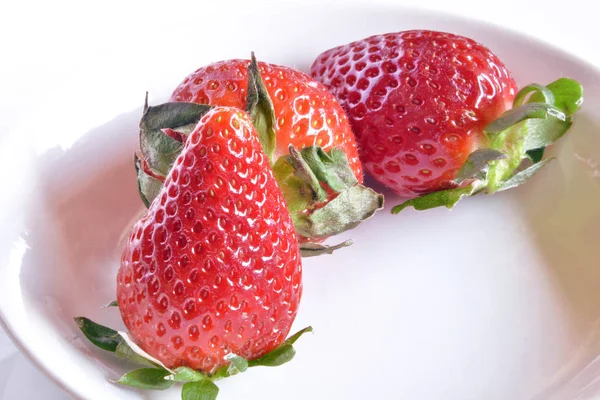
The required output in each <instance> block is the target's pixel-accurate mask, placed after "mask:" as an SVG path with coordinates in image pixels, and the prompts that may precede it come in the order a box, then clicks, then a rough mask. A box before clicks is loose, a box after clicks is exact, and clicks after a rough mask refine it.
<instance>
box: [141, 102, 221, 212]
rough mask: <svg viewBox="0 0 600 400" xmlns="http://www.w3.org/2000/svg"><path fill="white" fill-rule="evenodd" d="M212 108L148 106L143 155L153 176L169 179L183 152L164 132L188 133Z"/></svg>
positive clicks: (142, 138)
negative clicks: (181, 129) (191, 126)
mask: <svg viewBox="0 0 600 400" xmlns="http://www.w3.org/2000/svg"><path fill="white" fill-rule="evenodd" d="M211 108H212V107H211V106H208V105H203V104H195V103H165V104H161V105H158V106H153V107H148V106H147V104H146V105H145V107H144V109H145V111H144V115H143V116H142V119H141V121H140V151H141V152H142V155H143V157H144V159H145V161H146V162H147V163H148V166H149V167H150V169H151V170H152V172H154V173H156V174H157V175H159V176H167V174H168V173H169V171H170V170H171V167H172V166H173V163H174V162H175V159H176V158H177V156H178V155H179V153H181V150H182V149H183V143H182V142H180V141H179V140H175V139H173V138H172V137H170V136H168V135H167V134H165V133H164V132H163V131H162V129H166V128H172V129H175V130H177V129H178V128H184V130H185V131H188V130H189V125H190V124H192V125H194V126H195V124H196V123H197V122H198V121H200V119H201V118H202V117H203V116H204V115H205V114H206V113H207V112H208V111H209V110H210V109H211ZM138 177H139V173H138ZM142 200H144V199H142ZM147 200H148V199H147Z"/></svg>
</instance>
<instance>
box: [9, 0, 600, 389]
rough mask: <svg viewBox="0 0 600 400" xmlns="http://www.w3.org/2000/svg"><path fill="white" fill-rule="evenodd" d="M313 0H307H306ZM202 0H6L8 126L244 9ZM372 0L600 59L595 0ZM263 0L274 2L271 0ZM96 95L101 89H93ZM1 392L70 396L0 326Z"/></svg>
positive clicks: (213, 34) (594, 60)
mask: <svg viewBox="0 0 600 400" xmlns="http://www.w3.org/2000/svg"><path fill="white" fill-rule="evenodd" d="M200 1H201V0H197V2H200ZM246 1H250V0H246ZM197 2H196V4H198V3H197ZM306 2H307V1H306V0H303V3H304V4H306ZM311 2H313V1H311ZM330 2H338V3H347V2H343V1H336V0H330ZM202 3H204V4H203V14H202V15H198V16H190V15H188V14H186V12H185V10H186V3H185V2H180V1H162V2H160V3H156V4H154V3H152V2H144V3H137V2H123V1H120V2H113V1H100V2H86V1H82V2H76V3H75V2H73V3H71V2H66V1H45V2H39V3H38V2H30V1H16V0H12V1H11V0H4V1H3V2H2V3H0V54H1V56H0V60H1V61H0V134H3V133H4V132H6V131H8V130H9V129H10V128H11V126H14V125H16V124H17V123H18V122H19V121H20V120H21V119H23V118H27V116H28V112H32V110H35V109H36V108H39V107H40V106H43V105H42V104H40V101H42V100H43V99H46V94H47V93H52V92H55V91H56V90H59V89H60V87H61V82H62V81H66V80H67V79H69V80H70V79H72V78H73V77H74V76H76V77H81V82H82V85H85V81H86V79H96V77H94V76H88V75H86V65H89V64H90V63H94V64H95V65H98V63H104V64H106V66H107V71H115V70H116V69H118V64H119V63H120V62H126V60H127V58H128V57H131V56H132V54H135V50H132V48H135V43H136V41H140V42H141V41H147V40H157V41H158V42H161V39H160V37H161V36H162V37H163V38H164V37H165V36H164V35H168V34H169V33H171V34H172V33H173V32H174V31H176V30H177V27H178V24H179V23H180V21H181V19H185V23H191V22H193V21H194V20H196V22H197V24H198V26H199V29H198V32H199V35H200V34H203V35H204V37H202V38H200V37H199V42H201V40H200V39H203V40H205V39H206V38H207V36H208V37H210V38H212V39H214V38H216V37H218V32H211V33H206V32H202V30H201V29H200V26H201V25H202V19H203V18H221V19H223V23H224V26H226V22H227V15H228V14H229V13H235V12H236V3H238V2H237V1H221V2H215V1H203V2H202ZM369 3H370V4H373V7H376V4H377V3H390V4H391V3H393V4H402V5H409V6H415V5H417V6H418V7H420V8H425V9H433V10H438V11H445V12H449V13H452V14H457V15H463V16H468V17H471V18H475V19H479V20H484V21H488V22H491V23H493V24H496V25H501V26H505V27H507V28H510V29H513V30H517V31H520V32H525V33H527V34H529V35H531V36H533V37H535V38H537V39H539V40H542V41H545V42H549V43H552V44H554V45H556V46H557V47H560V48H562V49H564V50H566V51H568V52H571V53H572V54H575V55H577V56H579V57H581V58H584V59H586V60H587V61H589V62H590V63H593V64H595V65H597V66H600V47H599V46H598V39H599V38H600V23H599V22H598V21H597V15H598V13H597V10H596V8H598V6H597V5H596V2H592V1H589V0H587V1H583V0H571V1H568V2H565V1H558V0H546V1H537V0H536V1H526V0H520V1H518V0H504V1H485V0H479V1H466V0H453V1H444V0H437V1H436V0H421V1H419V2H418V3H416V4H415V2H409V1H407V0H387V1H386V0H379V1H369ZM318 4H319V2H317V1H314V9H315V13H318V12H319V5H318ZM257 6H258V5H257ZM261 6H262V7H268V2H264V5H261ZM290 23H293V21H290ZM428 28H435V27H428ZM224 29H225V28H224ZM399 30H401V27H399ZM124 32H129V33H128V34H124ZM131 32H137V34H135V35H134V34H131ZM161 51H164V49H161ZM140 56H141V55H140ZM148 57H149V62H153V63H158V62H161V61H160V58H161V54H160V53H158V52H157V54H155V55H148ZM115 65H116V66H117V68H115ZM159 69H160V68H159ZM108 73H110V72H108ZM140 73H141V74H143V73H144V72H143V71H140ZM106 78H107V77H103V79H106ZM108 78H110V77H108ZM89 95H90V96H93V93H90V94H89ZM73 101H85V99H73ZM65 121H66V122H65V123H67V122H68V104H66V105H65ZM40 129H43V127H40ZM0 279H1V278H0ZM0 398H2V399H10V400H23V399H40V398H43V399H47V400H52V399H65V398H67V396H66V395H65V394H63V392H62V391H60V389H58V388H57V387H56V386H55V385H54V384H53V383H52V382H50V381H48V380H47V379H46V378H45V377H44V376H43V374H41V373H40V372H38V371H37V370H36V369H35V368H34V367H33V366H32V365H31V364H30V363H29V361H27V360H26V359H25V358H24V357H23V356H22V355H21V354H20V353H19V352H18V350H17V349H16V348H15V347H14V346H13V345H12V344H11V342H10V340H9V339H8V338H7V337H6V336H5V335H4V334H2V333H1V332H0Z"/></svg>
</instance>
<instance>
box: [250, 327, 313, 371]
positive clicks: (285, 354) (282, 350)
mask: <svg viewBox="0 0 600 400" xmlns="http://www.w3.org/2000/svg"><path fill="white" fill-rule="evenodd" d="M312 330H313V329H312V327H310V326H308V327H306V328H304V329H302V330H300V331H298V332H297V333H295V334H294V335H292V336H290V337H289V338H287V339H286V341H285V342H283V343H282V344H281V345H280V346H279V347H277V348H276V349H274V350H272V351H270V352H269V353H267V354H265V355H263V356H262V357H260V358H257V359H255V360H251V361H248V366H249V367H259V366H261V367H277V366H280V365H283V364H285V363H287V362H289V361H290V360H292V359H293V358H294V356H295V355H296V350H294V346H293V344H294V343H296V341H297V340H298V339H299V338H300V337H301V336H302V335H304V334H305V333H307V332H312Z"/></svg>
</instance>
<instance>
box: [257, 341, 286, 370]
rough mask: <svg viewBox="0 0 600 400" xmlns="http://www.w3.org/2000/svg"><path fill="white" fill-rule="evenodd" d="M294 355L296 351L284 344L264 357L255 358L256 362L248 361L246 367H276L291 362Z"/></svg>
mask: <svg viewBox="0 0 600 400" xmlns="http://www.w3.org/2000/svg"><path fill="white" fill-rule="evenodd" d="M295 355H296V350H294V346H292V345H291V344H289V343H285V342H284V343H283V344H282V345H281V346H279V347H277V348H276V349H275V350H273V351H271V352H269V353H267V354H265V355H264V356H262V357H260V358H257V359H256V360H251V361H248V366H250V367H258V366H261V367H278V366H280V365H283V364H285V363H287V362H289V361H291V360H292V359H293V358H294V356H295Z"/></svg>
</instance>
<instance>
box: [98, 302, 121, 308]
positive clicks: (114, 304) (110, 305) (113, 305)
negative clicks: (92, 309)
mask: <svg viewBox="0 0 600 400" xmlns="http://www.w3.org/2000/svg"><path fill="white" fill-rule="evenodd" d="M110 307H117V308H118V307H119V303H117V301H116V300H113V301H111V302H110V303H108V304H105V305H103V306H102V308H110Z"/></svg>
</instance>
